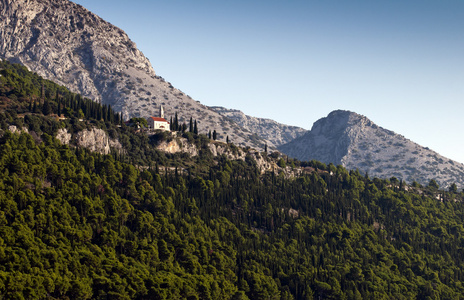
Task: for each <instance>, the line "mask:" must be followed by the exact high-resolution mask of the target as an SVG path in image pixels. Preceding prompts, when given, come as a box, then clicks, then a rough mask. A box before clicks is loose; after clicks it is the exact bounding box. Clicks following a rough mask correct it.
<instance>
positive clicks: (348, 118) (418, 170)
mask: <svg viewBox="0 0 464 300" xmlns="http://www.w3.org/2000/svg"><path fill="white" fill-rule="evenodd" d="M279 150H280V151H282V152H283V153H285V154H287V155H289V156H290V157H294V158H297V159H299V160H303V161H308V160H313V159H314V160H319V161H321V162H323V163H326V164H329V163H333V164H335V165H342V166H344V167H346V168H347V169H359V170H360V171H361V172H366V173H368V174H369V176H371V177H372V176H375V177H379V178H387V179H388V178H391V177H396V178H398V179H403V180H405V181H406V182H408V183H411V182H413V181H417V182H418V183H420V184H422V185H427V184H428V183H429V182H430V180H431V179H435V180H436V181H437V182H438V184H439V185H440V187H443V188H446V187H448V186H449V185H451V184H452V183H456V185H457V186H458V187H460V188H462V187H464V165H463V164H461V163H459V162H456V161H453V160H451V159H448V158H446V157H443V156H441V155H440V154H438V153H436V152H435V151H433V150H430V149H429V148H426V147H422V146H420V145H418V144H416V143H414V142H412V141H410V140H409V139H406V138H405V137H403V136H402V135H399V134H396V133H394V132H393V131H390V130H387V129H384V128H382V127H380V126H377V125H376V124H374V123H373V122H372V121H371V120H369V119H368V118H366V117H365V116H362V115H359V114H356V113H354V112H350V111H342V110H337V111H333V112H331V113H330V114H329V115H328V116H327V117H326V118H322V119H320V120H318V121H316V122H315V123H314V125H313V127H312V129H311V130H310V131H309V132H307V133H306V134H305V135H303V136H301V137H299V138H296V139H295V140H293V141H291V142H289V143H287V144H285V145H282V146H280V147H279Z"/></svg>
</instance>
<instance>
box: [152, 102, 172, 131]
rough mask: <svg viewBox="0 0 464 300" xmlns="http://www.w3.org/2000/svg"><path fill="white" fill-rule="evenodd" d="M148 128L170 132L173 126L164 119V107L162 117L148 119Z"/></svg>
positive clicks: (161, 109) (161, 110) (161, 111)
mask: <svg viewBox="0 0 464 300" xmlns="http://www.w3.org/2000/svg"><path fill="white" fill-rule="evenodd" d="M147 122H148V128H149V129H152V130H156V129H160V130H166V131H170V130H171V126H170V124H169V122H168V121H166V119H165V118H164V110H163V107H162V106H161V107H160V116H159V117H149V118H147Z"/></svg>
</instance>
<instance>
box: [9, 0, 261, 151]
mask: <svg viewBox="0 0 464 300" xmlns="http://www.w3.org/2000/svg"><path fill="white" fill-rule="evenodd" d="M0 12H1V14H0V58H2V59H7V60H9V61H12V62H17V63H21V64H22V65H25V66H26V67H27V68H28V69H29V70H31V71H33V72H36V73H38V74H39V75H41V76H43V77H44V78H47V79H50V80H52V81H54V82H57V83H59V84H62V85H64V86H66V87H68V88H69V89H70V90H71V91H73V92H77V93H80V94H82V95H83V96H85V97H88V98H90V99H92V100H95V101H97V102H101V103H102V104H108V105H111V106H112V107H113V109H114V110H115V111H118V112H122V113H123V116H124V118H125V119H129V118H130V117H148V116H156V115H158V111H159V107H160V106H163V108H164V111H165V114H166V116H168V118H169V116H171V117H174V115H175V114H176V113H178V118H179V122H181V123H182V122H185V123H188V120H189V119H190V118H191V117H192V118H194V119H196V120H197V121H198V129H199V131H200V132H203V133H207V132H208V131H214V130H216V132H217V136H218V139H220V140H226V137H227V136H229V140H230V141H232V142H234V143H236V144H237V145H242V146H250V147H255V148H258V149H262V148H263V147H264V145H265V144H266V143H267V141H264V140H262V139H260V138H259V137H258V136H256V135H254V134H253V133H252V132H250V131H247V130H245V129H243V128H241V127H240V126H238V125H237V124H235V123H234V122H231V121H230V119H227V118H225V117H223V116H222V115H220V114H218V113H217V112H215V111H213V110H211V109H209V108H208V107H207V106H205V105H202V104H201V103H199V101H195V100H194V99H192V98H191V97H190V96H188V95H186V94H185V93H183V92H182V91H181V90H179V89H176V88H175V87H174V86H173V85H172V84H171V83H170V82H168V81H166V80H165V79H164V78H162V77H161V76H158V75H156V73H155V71H154V70H153V67H152V65H151V63H150V61H149V60H148V59H147V58H146V57H145V56H144V55H143V53H142V52H141V51H140V50H138V49H137V46H136V44H135V43H134V42H133V41H131V40H130V38H129V37H128V36H127V34H126V33H125V32H124V31H123V30H122V29H120V28H118V27H116V26H114V25H112V24H110V23H109V22H107V21H105V20H103V19H102V18H100V17H99V16H97V15H96V14H94V13H92V12H90V11H88V10H87V9H85V8H84V7H82V6H81V5H78V4H75V3H73V2H71V1H68V0H50V1H45V0H15V1H12V0H0Z"/></svg>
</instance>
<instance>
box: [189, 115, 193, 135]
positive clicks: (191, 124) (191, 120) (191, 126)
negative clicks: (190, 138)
mask: <svg viewBox="0 0 464 300" xmlns="http://www.w3.org/2000/svg"><path fill="white" fill-rule="evenodd" d="M189 131H190V132H193V119H192V117H190V124H189Z"/></svg>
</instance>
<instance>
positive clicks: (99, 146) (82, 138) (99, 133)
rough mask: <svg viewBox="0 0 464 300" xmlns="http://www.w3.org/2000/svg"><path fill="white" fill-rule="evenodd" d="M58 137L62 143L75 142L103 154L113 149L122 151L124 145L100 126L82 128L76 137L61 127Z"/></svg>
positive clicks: (78, 145)
mask: <svg viewBox="0 0 464 300" xmlns="http://www.w3.org/2000/svg"><path fill="white" fill-rule="evenodd" d="M56 138H57V139H58V140H59V141H60V142H61V143H62V144H65V145H68V144H70V143H73V144H75V145H76V146H77V147H82V148H87V149H89V150H90V151H92V152H98V153H101V154H109V153H110V152H111V149H115V150H119V151H122V145H121V144H120V143H119V141H117V140H113V139H110V138H109V136H108V134H107V133H106V132H105V131H104V130H102V129H98V128H92V129H90V130H82V131H80V132H78V133H77V134H76V135H75V136H74V138H73V136H72V134H71V133H69V132H68V131H67V130H66V129H64V128H61V129H59V130H58V133H57V135H56Z"/></svg>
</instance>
